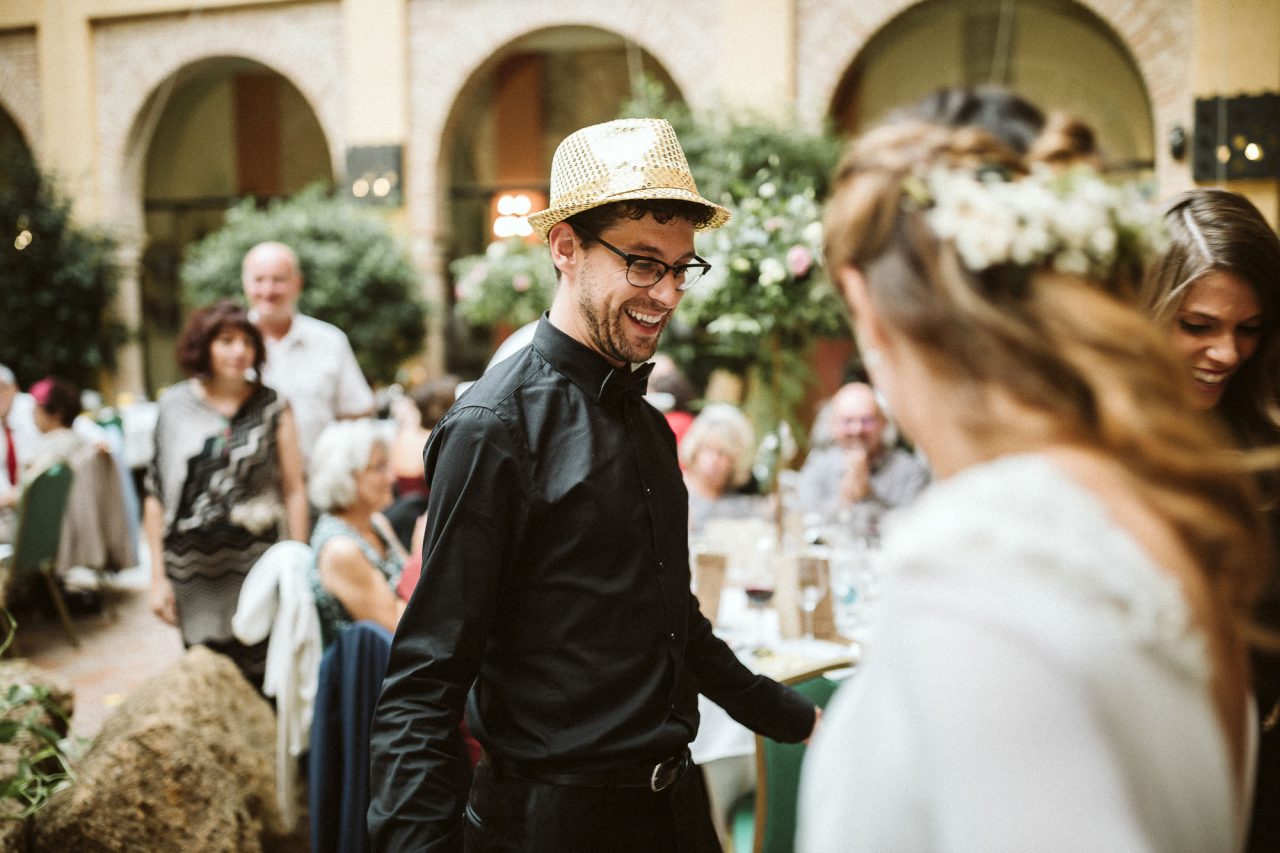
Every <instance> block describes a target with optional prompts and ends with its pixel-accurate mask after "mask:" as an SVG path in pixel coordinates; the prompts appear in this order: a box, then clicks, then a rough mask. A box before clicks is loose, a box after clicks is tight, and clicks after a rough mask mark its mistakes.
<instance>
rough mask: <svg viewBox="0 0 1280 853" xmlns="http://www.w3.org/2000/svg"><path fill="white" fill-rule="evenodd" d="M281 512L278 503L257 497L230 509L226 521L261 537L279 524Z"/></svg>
mask: <svg viewBox="0 0 1280 853" xmlns="http://www.w3.org/2000/svg"><path fill="white" fill-rule="evenodd" d="M283 510H284V507H283V506H281V504H280V501H278V500H276V499H275V498H272V497H269V496H267V495H259V496H257V497H255V498H250V499H249V500H247V501H243V502H241V503H238V504H236V505H235V506H233V507H231V512H230V513H228V520H230V522H231V523H232V524H235V525H237V526H239V527H243V528H244V529H245V530H248V531H249V532H250V533H252V534H254V535H255V536H261V535H262V534H263V533H266V532H267V531H268V530H270V529H271V528H273V527H275V526H276V525H277V524H278V523H279V520H280V517H281V516H282V515H283Z"/></svg>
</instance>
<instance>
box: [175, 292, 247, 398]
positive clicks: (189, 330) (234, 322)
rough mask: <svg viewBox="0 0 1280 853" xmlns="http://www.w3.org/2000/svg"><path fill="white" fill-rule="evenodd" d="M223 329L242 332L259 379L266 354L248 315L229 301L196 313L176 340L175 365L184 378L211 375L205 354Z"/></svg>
mask: <svg viewBox="0 0 1280 853" xmlns="http://www.w3.org/2000/svg"><path fill="white" fill-rule="evenodd" d="M224 329H235V330H237V331H241V332H244V333H245V335H247V336H248V338H249V341H250V343H252V344H253V369H254V371H255V372H256V373H257V374H258V380H259V381H261V379H262V363H263V362H264V361H265V360H266V357H267V350H266V347H265V346H264V345H263V341H262V332H260V331H258V327H257V326H255V325H253V322H252V321H251V320H250V319H249V312H248V311H246V310H245V309H244V307H243V306H241V305H239V304H237V303H236V302H234V301H232V300H230V299H223V300H220V301H218V302H215V303H213V304H212V305H207V306H205V307H204V308H199V309H197V310H196V311H195V312H194V313H193V314H192V315H191V318H190V319H189V320H187V326H186V328H185V329H183V330H182V336H181V337H179V338H178V364H179V366H181V367H182V370H183V371H184V372H185V373H186V374H187V375H188V376H200V377H208V376H210V374H211V370H212V368H211V366H210V363H209V350H210V347H211V346H212V345H213V341H214V339H215V338H216V337H218V335H220V334H221V333H222V331H223V330H224Z"/></svg>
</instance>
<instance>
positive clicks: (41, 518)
mask: <svg viewBox="0 0 1280 853" xmlns="http://www.w3.org/2000/svg"><path fill="white" fill-rule="evenodd" d="M70 491H71V469H70V468H69V467H67V466H66V465H64V464H61V463H59V464H57V465H53V466H51V467H49V468H47V469H46V470H44V471H42V472H41V473H40V475H39V476H37V477H36V478H35V480H33V481H32V482H31V485H30V486H28V487H27V489H26V491H24V492H23V493H22V500H21V501H20V502H19V504H18V531H17V534H16V535H15V537H14V542H13V574H14V577H15V578H17V577H22V576H23V575H34V574H38V573H39V572H40V571H41V567H42V566H44V565H45V564H46V563H48V562H51V561H52V560H53V559H54V558H55V557H57V554H58V540H59V537H60V536H61V534H62V516H63V514H64V513H65V511H66V508H67V495H68V494H69V493H70Z"/></svg>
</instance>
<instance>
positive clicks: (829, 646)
mask: <svg viewBox="0 0 1280 853" xmlns="http://www.w3.org/2000/svg"><path fill="white" fill-rule="evenodd" d="M717 623H718V624H717V627H716V633H717V634H718V635H719V636H720V637H722V638H723V639H724V640H725V641H726V642H727V643H729V644H730V645H731V646H733V648H734V650H735V651H736V652H737V653H738V657H739V659H740V660H742V662H743V663H745V664H746V665H747V666H748V667H750V668H751V669H752V670H753V671H755V672H762V673H764V674H766V675H768V676H770V677H772V678H778V679H784V678H787V677H789V676H792V675H799V674H801V673H804V672H808V671H810V670H813V669H816V668H818V667H820V666H822V664H824V663H827V662H829V661H833V660H840V659H842V658H843V659H851V660H856V659H857V647H856V646H848V645H843V644H839V643H831V642H827V641H825V640H803V639H796V640H783V639H781V638H780V636H779V630H778V614H777V613H776V612H775V611H774V610H773V609H772V608H769V609H766V610H765V611H764V613H763V617H762V616H761V614H760V613H759V612H758V611H755V610H752V609H751V608H750V607H749V606H748V605H747V597H746V594H745V593H744V592H743V591H742V590H741V589H740V588H736V587H726V588H725V590H724V591H723V592H722V594H721V596H720V610H719V618H718V620H717ZM761 638H763V639H764V640H765V642H766V645H767V646H768V648H769V650H770V654H768V655H764V656H759V655H756V654H755V652H754V647H755V646H756V645H757V644H758V642H759V640H760V639H761ZM698 712H699V714H700V715H701V718H702V720H701V724H700V725H699V727H698V737H697V738H696V739H695V740H694V741H693V743H692V744H690V745H689V749H690V752H691V753H692V754H693V760H694V761H695V762H696V763H697V764H699V765H701V766H702V770H703V775H704V777H705V778H706V782H707V796H708V798H709V799H710V801H711V812H712V818H713V821H714V823H715V825H716V831H717V832H719V833H720V838H721V840H722V841H724V842H725V843H726V844H728V842H729V841H730V840H731V837H730V830H731V828H730V827H729V826H728V823H727V820H726V818H727V816H728V811H729V808H730V807H731V806H732V805H733V804H734V803H735V802H736V801H737V800H738V798H740V797H742V796H743V795H745V794H748V793H750V792H751V791H752V790H754V788H755V783H756V782H755V775H756V774H755V750H756V743H755V735H754V734H753V733H752V732H751V731H750V730H749V729H747V728H746V727H745V726H743V725H740V724H739V723H737V722H735V721H734V720H733V719H732V718H731V717H730V716H729V715H728V714H727V713H725V711H724V710H723V709H722V708H721V707H720V706H719V705H716V704H715V703H714V702H712V701H711V700H709V699H707V697H705V696H699V697H698Z"/></svg>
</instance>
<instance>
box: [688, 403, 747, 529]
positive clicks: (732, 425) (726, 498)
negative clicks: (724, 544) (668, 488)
mask: <svg viewBox="0 0 1280 853" xmlns="http://www.w3.org/2000/svg"><path fill="white" fill-rule="evenodd" d="M755 449H756V443H755V430H754V429H753V428H752V426H751V421H749V420H747V416H746V415H744V414H743V413H742V411H741V410H740V409H739V408H738V407H737V406H733V405H730V404H728V403H711V404H709V405H707V406H706V407H704V408H703V410H702V412H701V413H699V415H698V417H696V418H694V421H693V424H692V425H690V427H689V431H688V432H687V433H685V436H684V440H683V441H681V442H680V464H681V465H682V466H683V467H684V484H685V487H686V488H687V489H688V490H689V533H690V534H691V535H694V536H697V535H699V534H701V533H702V530H703V528H704V527H705V526H706V523H707V522H708V521H710V520H711V519H713V518H742V517H744V516H753V515H763V514H764V513H765V512H766V511H767V506H766V501H765V499H764V498H762V497H760V496H759V495H746V494H742V493H741V490H742V489H743V488H744V487H746V486H748V484H750V483H751V462H752V459H753V457H754V456H755Z"/></svg>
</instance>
